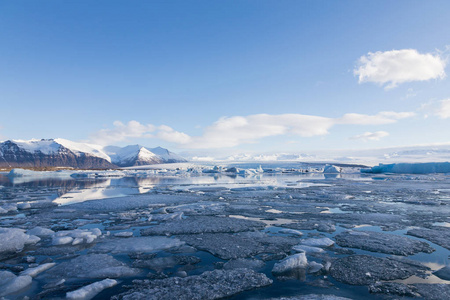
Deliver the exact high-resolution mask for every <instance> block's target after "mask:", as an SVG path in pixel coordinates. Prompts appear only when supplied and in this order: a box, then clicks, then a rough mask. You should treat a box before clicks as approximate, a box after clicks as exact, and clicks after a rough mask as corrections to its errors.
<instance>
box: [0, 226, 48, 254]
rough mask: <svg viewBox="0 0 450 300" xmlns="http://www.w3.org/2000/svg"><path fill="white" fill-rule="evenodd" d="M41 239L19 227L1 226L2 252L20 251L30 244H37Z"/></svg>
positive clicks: (0, 245)
mask: <svg viewBox="0 0 450 300" xmlns="http://www.w3.org/2000/svg"><path fill="white" fill-rule="evenodd" d="M40 240H41V239H40V238H39V237H37V236H35V235H29V234H26V233H25V230H23V229H19V228H0V241H1V243H0V253H2V252H20V251H22V249H23V247H24V246H25V245H28V244H36V243H37V242H39V241H40Z"/></svg>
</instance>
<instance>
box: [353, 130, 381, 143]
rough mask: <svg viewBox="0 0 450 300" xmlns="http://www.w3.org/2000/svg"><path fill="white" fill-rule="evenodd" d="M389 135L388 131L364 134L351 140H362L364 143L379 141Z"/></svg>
mask: <svg viewBox="0 0 450 300" xmlns="http://www.w3.org/2000/svg"><path fill="white" fill-rule="evenodd" d="M388 135H389V132H386V131H376V132H364V133H363V134H360V135H355V136H352V137H351V138H350V139H351V140H362V141H378V140H380V139H381V138H384V137H386V136H388Z"/></svg>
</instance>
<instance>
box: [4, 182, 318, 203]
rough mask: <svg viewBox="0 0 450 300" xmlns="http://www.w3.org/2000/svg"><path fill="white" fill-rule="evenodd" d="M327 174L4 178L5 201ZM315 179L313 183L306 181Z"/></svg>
mask: <svg viewBox="0 0 450 300" xmlns="http://www.w3.org/2000/svg"><path fill="white" fill-rule="evenodd" d="M320 178H322V179H325V177H324V176H323V174H316V175H315V176H314V175H313V174H307V175H306V176H302V175H294V174H258V175H255V176H239V175H225V174H207V175H198V176H172V175H171V176H168V175H153V176H142V177H140V176H130V177H112V178H107V177H99V178H86V177H81V178H72V177H68V176H65V177H61V176H60V177H13V178H9V177H7V176H5V175H0V195H1V199H3V200H5V199H15V200H17V201H27V200H31V198H33V200H36V199H39V200H46V201H53V203H55V204H58V205H67V204H72V203H79V202H83V201H88V200H98V199H105V198H113V197H123V196H129V195H138V194H144V193H148V192H149V191H152V190H155V189H157V190H161V189H162V190H171V191H174V192H175V191H185V192H197V193H198V192H220V191H246V190H248V191H255V190H262V189H265V190H267V189H274V188H288V189H296V188H307V187H311V186H318V185H323V183H322V184H320V183H314V180H316V179H320ZM308 179H314V180H313V183H311V182H305V180H308Z"/></svg>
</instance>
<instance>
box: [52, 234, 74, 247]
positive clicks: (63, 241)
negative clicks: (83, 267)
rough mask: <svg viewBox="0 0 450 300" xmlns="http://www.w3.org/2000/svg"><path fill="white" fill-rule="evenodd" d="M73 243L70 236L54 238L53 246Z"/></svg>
mask: <svg viewBox="0 0 450 300" xmlns="http://www.w3.org/2000/svg"><path fill="white" fill-rule="evenodd" d="M72 241H73V237H70V236H54V237H53V239H52V244H53V245H55V246H56V245H65V244H70V243H72Z"/></svg>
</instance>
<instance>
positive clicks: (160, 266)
mask: <svg viewBox="0 0 450 300" xmlns="http://www.w3.org/2000/svg"><path fill="white" fill-rule="evenodd" d="M200 261H201V260H200V258H198V257H196V256H184V255H183V256H167V257H156V258H152V259H137V260H135V261H134V262H133V267H137V268H149V269H152V270H155V271H158V272H161V271H163V270H164V269H167V268H173V267H175V266H176V265H195V264H198V263H199V262H200Z"/></svg>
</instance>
